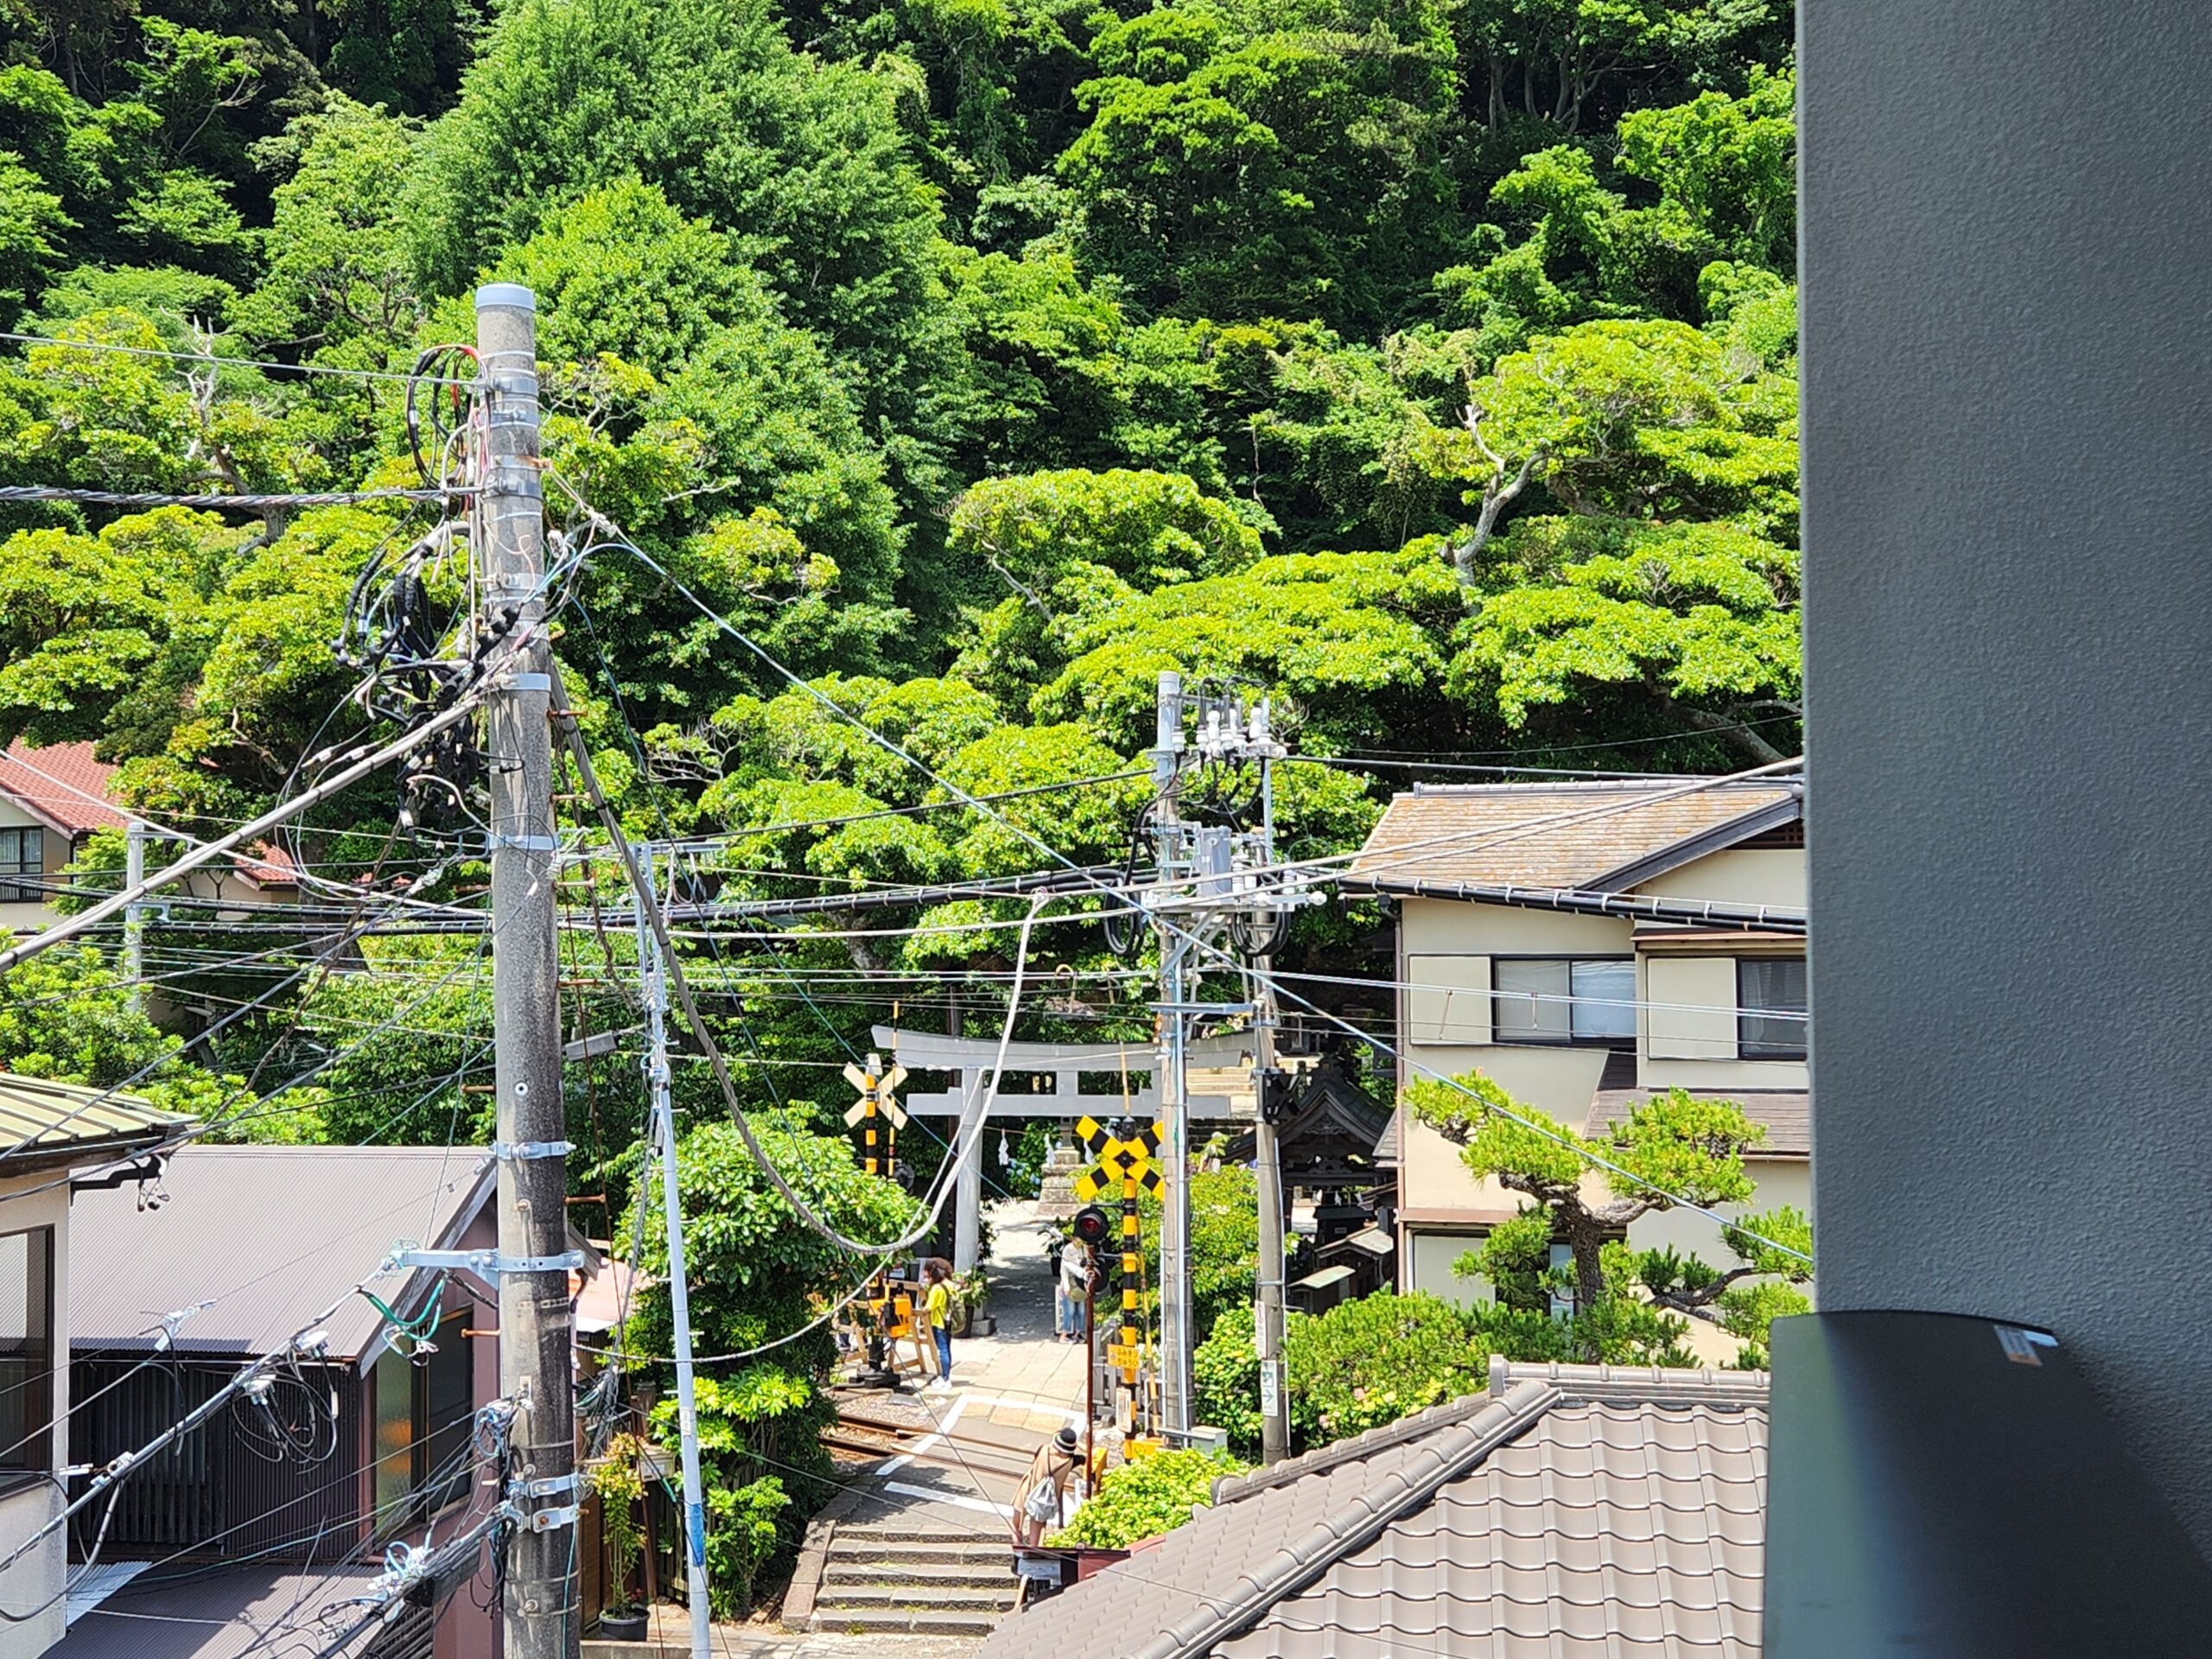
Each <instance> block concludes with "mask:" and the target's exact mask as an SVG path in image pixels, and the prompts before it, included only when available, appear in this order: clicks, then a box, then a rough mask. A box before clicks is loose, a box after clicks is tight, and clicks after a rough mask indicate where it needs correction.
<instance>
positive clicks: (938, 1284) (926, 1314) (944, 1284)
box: [922, 1262, 952, 1388]
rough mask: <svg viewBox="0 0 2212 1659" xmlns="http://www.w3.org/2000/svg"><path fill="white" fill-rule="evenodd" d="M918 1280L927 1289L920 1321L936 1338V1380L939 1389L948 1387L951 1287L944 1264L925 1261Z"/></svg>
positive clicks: (949, 1377)
mask: <svg viewBox="0 0 2212 1659" xmlns="http://www.w3.org/2000/svg"><path fill="white" fill-rule="evenodd" d="M922 1279H923V1281H924V1282H925V1283H926V1284H927V1285H928V1286H929V1290H928V1292H927V1293H926V1294H925V1295H924V1296H923V1298H922V1322H923V1323H924V1324H925V1325H928V1326H929V1328H930V1332H931V1335H932V1336H934V1337H935V1338H937V1380H938V1386H939V1387H941V1388H950V1387H951V1386H952V1286H951V1283H950V1275H948V1274H946V1272H945V1270H944V1263H942V1262H929V1263H928V1264H927V1265H925V1267H924V1268H922Z"/></svg>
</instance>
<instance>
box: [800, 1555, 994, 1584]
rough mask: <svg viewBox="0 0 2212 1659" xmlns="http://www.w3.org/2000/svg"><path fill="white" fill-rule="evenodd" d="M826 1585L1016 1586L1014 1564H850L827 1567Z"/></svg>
mask: <svg viewBox="0 0 2212 1659" xmlns="http://www.w3.org/2000/svg"><path fill="white" fill-rule="evenodd" d="M822 1582H823V1585H824V1586H829V1585H833V1584H842V1585H885V1584H911V1585H913V1586H916V1587H917V1588H920V1587H923V1586H929V1587H931V1588H934V1587H936V1586H939V1585H942V1586H944V1587H945V1588H947V1589H974V1590H1003V1589H1005V1588H1006V1587H1007V1586H1008V1585H1010V1584H1012V1583H1013V1582H1014V1566H1013V1563H1012V1562H1010V1561H1004V1560H999V1561H906V1560H899V1561H850V1560H845V1561H841V1560H831V1561H829V1562H827V1563H825V1564H824V1566H823V1571H822Z"/></svg>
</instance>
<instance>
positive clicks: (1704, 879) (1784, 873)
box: [1629, 847, 1805, 906]
mask: <svg viewBox="0 0 2212 1659" xmlns="http://www.w3.org/2000/svg"><path fill="white" fill-rule="evenodd" d="M1629 891H1630V892H1631V893H1650V894H1652V895H1653V896H1654V897H1661V898H1668V899H1719V900H1724V901H1726V903H1729V904H1732V905H1796V906H1802V905H1803V904H1804V902H1805V854H1804V849H1802V848H1797V847H1732V848H1729V849H1727V850H1726V851H1724V852H1718V853H1712V854H1708V855H1707V856H1705V857H1703V858H1700V859H1699V860H1697V861H1695V862H1694V863H1690V864H1685V865H1683V866H1682V867H1681V868H1680V869H1678V870H1669V871H1668V872H1667V873H1666V874H1664V875H1655V876H1653V877H1652V878H1651V880H1649V881H1646V882H1644V883H1643V884H1642V885H1641V886H1638V887H1631V888H1630V889H1629Z"/></svg>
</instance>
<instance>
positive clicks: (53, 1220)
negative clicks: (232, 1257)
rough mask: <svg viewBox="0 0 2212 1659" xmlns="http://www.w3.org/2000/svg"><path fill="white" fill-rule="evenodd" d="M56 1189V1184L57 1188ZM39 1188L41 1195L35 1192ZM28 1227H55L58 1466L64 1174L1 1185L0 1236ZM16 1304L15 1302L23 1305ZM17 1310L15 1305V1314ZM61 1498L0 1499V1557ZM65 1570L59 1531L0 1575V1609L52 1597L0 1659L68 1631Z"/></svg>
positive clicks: (17, 1631) (52, 1449) (53, 1450)
mask: <svg viewBox="0 0 2212 1659" xmlns="http://www.w3.org/2000/svg"><path fill="white" fill-rule="evenodd" d="M56 1183H58V1185H57V1184H56ZM41 1187H44V1188H45V1189H46V1190H45V1191H42V1192H41V1191H37V1190H35V1189H38V1188H41ZM33 1227H51V1228H53V1229H54V1355H55V1363H54V1414H53V1420H52V1421H53V1428H52V1431H51V1433H49V1434H48V1457H49V1459H50V1460H51V1463H52V1464H53V1465H54V1466H56V1467H58V1466H59V1465H60V1461H61V1459H62V1457H63V1455H64V1453H65V1452H66V1450H67V1440H68V1430H67V1423H68V1421H69V1365H68V1354H69V1324H68V1315H69V1187H68V1172H67V1171H66V1170H49V1171H47V1172H45V1173H41V1174H37V1175H26V1176H20V1177H17V1178H16V1179H12V1180H9V1181H6V1182H0V1234H6V1233H16V1232H22V1231H23V1230H26V1229H29V1228H33ZM17 1300H18V1302H19V1303H20V1300H21V1299H20V1298H18V1299H17ZM18 1312H20V1307H19V1308H18ZM61 1503H62V1499H61V1495H60V1491H58V1490H57V1489H56V1488H55V1487H54V1485H53V1484H51V1483H48V1482H45V1481H41V1482H38V1483H36V1484H25V1485H22V1486H18V1487H16V1488H15V1489H14V1490H13V1491H10V1492H8V1493H7V1494H6V1495H5V1496H0V1555H5V1554H10V1553H11V1552H13V1551H14V1550H15V1549H16V1548H18V1547H19V1546H20V1545H21V1544H22V1542H23V1541H24V1540H26V1539H28V1538H29V1536H30V1535H32V1534H33V1533H35V1532H36V1531H37V1530H38V1529H39V1528H40V1527H41V1526H43V1525H45V1524H46V1522H48V1521H49V1520H51V1519H52V1518H53V1517H54V1516H55V1515H56V1514H58V1513H60V1508H61ZM67 1572H68V1550H67V1538H66V1537H65V1535H64V1533H63V1532H62V1531H56V1532H55V1534H54V1536H53V1537H51V1538H49V1539H48V1540H47V1541H45V1542H43V1543H42V1544H41V1545H40V1546H39V1547H38V1548H36V1549H35V1550H33V1551H32V1552H31V1553H30V1554H28V1555H26V1556H25V1557H24V1558H23V1559H22V1560H20V1561H18V1562H17V1563H16V1565H15V1566H14V1567H10V1568H9V1569H8V1570H7V1571H6V1572H5V1573H0V1607H5V1608H6V1609H7V1610H8V1611H10V1612H11V1613H22V1612H25V1611H29V1610H30V1609H32V1608H35V1607H38V1606H39V1605H40V1604H41V1603H42V1602H45V1601H47V1600H48V1598H52V1605H50V1606H48V1607H45V1608H44V1609H43V1610H42V1611H40V1612H39V1613H38V1614H37V1615H36V1616H35V1618H30V1619H28V1620H25V1621H23V1622H22V1623H20V1624H16V1623H0V1659H36V1656H37V1655H39V1654H41V1653H43V1652H45V1651H46V1649H48V1648H49V1647H51V1646H53V1645H54V1643H56V1642H59V1641H60V1639H61V1637H62V1634H63V1631H64V1629H65V1625H64V1622H63V1621H64V1618H65V1612H64V1609H63V1607H62V1603H61V1597H60V1591H61V1588H62V1586H63V1584H64V1583H65V1582H66V1575H67Z"/></svg>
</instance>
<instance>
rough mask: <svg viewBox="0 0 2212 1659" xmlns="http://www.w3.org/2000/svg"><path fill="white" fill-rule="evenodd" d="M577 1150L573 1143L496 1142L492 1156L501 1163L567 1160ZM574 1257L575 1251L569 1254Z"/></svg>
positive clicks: (494, 1142) (493, 1144) (493, 1145)
mask: <svg viewBox="0 0 2212 1659" xmlns="http://www.w3.org/2000/svg"><path fill="white" fill-rule="evenodd" d="M575 1149H576V1145H575V1141H493V1143H492V1155H493V1157H494V1158H497V1159H498V1160H499V1161H500V1162H501V1163H507V1162H511V1161H512V1162H527V1161H528V1160H531V1159H534V1158H565V1157H567V1156H568V1155H569V1154H570V1153H572V1152H574V1151H575ZM569 1254H570V1255H574V1254H575V1252H574V1251H570V1252H569Z"/></svg>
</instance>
